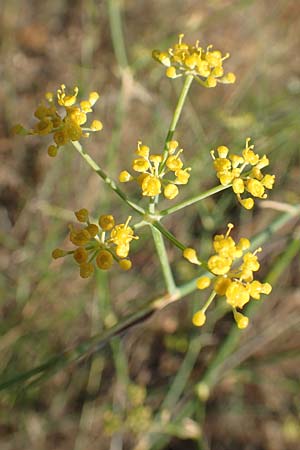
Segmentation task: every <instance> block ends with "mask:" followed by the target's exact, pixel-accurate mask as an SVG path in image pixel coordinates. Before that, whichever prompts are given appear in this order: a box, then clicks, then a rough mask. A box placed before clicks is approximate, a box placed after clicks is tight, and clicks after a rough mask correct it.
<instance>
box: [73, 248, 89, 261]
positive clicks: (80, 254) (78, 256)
mask: <svg viewBox="0 0 300 450" xmlns="http://www.w3.org/2000/svg"><path fill="white" fill-rule="evenodd" d="M73 257H74V259H75V261H76V262H78V264H83V263H85V262H86V261H87V259H88V252H87V251H86V249H85V248H84V247H78V248H76V250H75V252H74V254H73Z"/></svg>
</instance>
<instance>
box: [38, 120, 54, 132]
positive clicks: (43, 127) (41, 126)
mask: <svg viewBox="0 0 300 450" xmlns="http://www.w3.org/2000/svg"><path fill="white" fill-rule="evenodd" d="M52 129H53V123H52V121H51V120H50V119H48V118H45V119H42V120H40V121H39V122H38V123H37V124H36V125H35V127H34V134H38V135H40V136H45V135H46V134H49V133H51V131H52Z"/></svg>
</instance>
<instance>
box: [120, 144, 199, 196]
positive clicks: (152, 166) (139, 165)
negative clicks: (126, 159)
mask: <svg viewBox="0 0 300 450" xmlns="http://www.w3.org/2000/svg"><path fill="white" fill-rule="evenodd" d="M166 147H167V150H168V156H167V157H166V158H165V160H164V159H163V152H162V154H150V148H149V147H148V146H147V145H144V144H143V143H142V141H139V142H138V146H137V149H136V150H135V153H136V154H137V155H138V158H135V159H134V160H133V162H132V169H133V170H134V171H135V172H138V173H139V175H138V176H135V177H134V176H132V175H131V174H130V173H129V172H127V170H123V171H122V172H120V174H119V181H120V182H121V183H127V182H128V181H132V180H134V181H136V182H137V183H138V184H139V186H140V188H141V190H142V195H143V196H144V197H156V196H158V195H160V194H161V192H163V194H164V197H165V198H167V199H169V200H172V199H173V198H175V197H176V196H177V195H178V193H179V189H178V187H177V185H180V184H187V183H188V181H189V178H190V170H191V168H190V167H187V168H185V169H184V168H183V162H182V160H181V159H180V154H181V153H182V152H183V149H180V150H178V151H177V152H176V150H177V147H178V142H177V141H169V142H167V144H166ZM175 152H176V153H175ZM167 174H171V177H170V178H169V177H168V179H165V178H164V177H165V176H166V175H167Z"/></svg>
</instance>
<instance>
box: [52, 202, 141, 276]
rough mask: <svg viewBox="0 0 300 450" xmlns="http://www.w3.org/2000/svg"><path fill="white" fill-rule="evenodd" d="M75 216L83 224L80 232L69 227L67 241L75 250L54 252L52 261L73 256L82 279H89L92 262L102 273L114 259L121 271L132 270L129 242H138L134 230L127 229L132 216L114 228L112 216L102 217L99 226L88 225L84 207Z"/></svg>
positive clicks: (89, 223) (92, 270)
mask: <svg viewBox="0 0 300 450" xmlns="http://www.w3.org/2000/svg"><path fill="white" fill-rule="evenodd" d="M75 216H76V218H77V220H78V222H80V223H81V224H84V223H85V224H86V225H85V228H81V229H75V228H74V227H73V225H70V235H69V238H70V241H71V242H72V244H74V245H75V246H76V248H75V250H71V251H68V252H66V251H65V250H61V249H55V250H53V252H52V257H53V258H54V259H57V258H61V257H63V256H66V255H67V254H72V255H73V258H74V259H75V261H76V262H77V263H78V264H79V271H80V276H81V277H82V278H88V277H90V276H91V275H92V274H93V272H94V263H93V261H95V263H96V267H98V268H99V269H102V270H109V269H110V268H111V267H112V265H113V262H114V260H115V261H116V262H117V263H118V264H119V266H120V268H121V269H122V270H129V269H130V268H131V261H130V260H129V259H127V256H128V254H129V251H130V243H131V241H132V240H134V239H138V236H135V235H134V232H133V229H132V228H131V227H130V226H129V222H130V219H131V217H128V219H127V221H126V222H125V223H121V224H117V225H116V224H115V219H114V217H113V216H112V215H110V214H105V215H101V216H100V217H99V220H98V224H99V226H98V225H97V224H95V223H91V222H90V219H89V212H88V210H87V209H86V208H81V209H79V210H78V211H76V212H75ZM99 227H100V228H99Z"/></svg>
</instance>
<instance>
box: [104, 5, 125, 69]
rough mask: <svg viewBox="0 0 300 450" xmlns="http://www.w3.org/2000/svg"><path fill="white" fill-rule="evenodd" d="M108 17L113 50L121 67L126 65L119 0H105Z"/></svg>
mask: <svg viewBox="0 0 300 450" xmlns="http://www.w3.org/2000/svg"><path fill="white" fill-rule="evenodd" d="M107 6H108V18H109V25H110V32H111V38H112V43H113V47H114V52H115V55H116V58H117V61H118V64H119V66H120V67H121V68H123V69H124V68H125V67H128V60H127V54H126V48H125V42H124V35H123V29H122V15H121V10H120V1H119V0H107Z"/></svg>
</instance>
